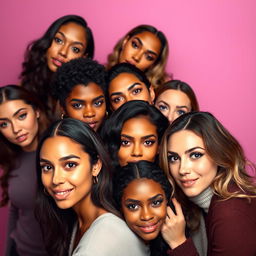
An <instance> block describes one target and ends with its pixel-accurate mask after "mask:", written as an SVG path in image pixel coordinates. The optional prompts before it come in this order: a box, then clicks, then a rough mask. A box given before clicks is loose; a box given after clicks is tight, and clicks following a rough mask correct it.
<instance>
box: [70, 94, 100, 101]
mask: <svg viewBox="0 0 256 256" xmlns="http://www.w3.org/2000/svg"><path fill="white" fill-rule="evenodd" d="M101 98H104V96H103V95H100V96H98V97H96V98H94V99H92V100H93V101H96V100H99V99H101ZM72 101H76V102H80V103H83V102H85V100H81V99H76V98H73V99H71V100H70V101H69V102H72Z"/></svg>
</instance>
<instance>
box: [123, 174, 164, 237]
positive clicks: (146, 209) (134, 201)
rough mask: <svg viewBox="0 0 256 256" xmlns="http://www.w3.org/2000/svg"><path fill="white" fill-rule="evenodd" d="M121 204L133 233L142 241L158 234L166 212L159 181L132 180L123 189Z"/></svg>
mask: <svg viewBox="0 0 256 256" xmlns="http://www.w3.org/2000/svg"><path fill="white" fill-rule="evenodd" d="M121 205H122V212H123V215H124V218H125V221H126V223H127V225H128V226H129V227H130V229H131V230H132V231H133V232H134V233H136V234H137V235H138V236H139V237H141V238H142V239H143V240H144V241H150V240H153V239H155V238H156V237H157V236H158V234H159V232H160V231H161V227H162V225H163V223H164V221H165V218H166V213H167V212H166V207H167V199H166V196H165V193H164V190H163V189H162V187H161V185H160V184H159V183H157V182H155V181H154V180H150V179H146V178H143V179H136V180H133V181H132V182H131V183H130V184H128V186H127V187H126V188H125V189H124V192H123V196H122V202H121Z"/></svg>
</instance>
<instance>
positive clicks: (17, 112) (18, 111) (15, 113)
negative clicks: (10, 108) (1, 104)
mask: <svg viewBox="0 0 256 256" xmlns="http://www.w3.org/2000/svg"><path fill="white" fill-rule="evenodd" d="M22 110H26V108H20V109H18V110H17V111H16V112H14V114H13V115H12V116H13V117H14V116H16V115H18V114H19V113H20V111H22ZM0 120H8V118H0Z"/></svg>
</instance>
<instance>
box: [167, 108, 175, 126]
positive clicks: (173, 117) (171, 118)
mask: <svg viewBox="0 0 256 256" xmlns="http://www.w3.org/2000/svg"><path fill="white" fill-rule="evenodd" d="M174 120H175V116H174V112H173V111H171V110H170V111H169V113H168V121H169V123H170V124H171V123H172V122H173V121H174Z"/></svg>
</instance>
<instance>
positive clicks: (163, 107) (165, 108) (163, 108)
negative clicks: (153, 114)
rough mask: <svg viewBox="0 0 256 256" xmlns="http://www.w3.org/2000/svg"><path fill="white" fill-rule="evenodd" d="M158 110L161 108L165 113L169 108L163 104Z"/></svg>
mask: <svg viewBox="0 0 256 256" xmlns="http://www.w3.org/2000/svg"><path fill="white" fill-rule="evenodd" d="M158 108H159V110H160V111H165V110H167V106H165V105H162V104H160V105H158Z"/></svg>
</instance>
